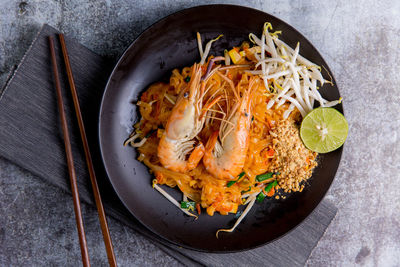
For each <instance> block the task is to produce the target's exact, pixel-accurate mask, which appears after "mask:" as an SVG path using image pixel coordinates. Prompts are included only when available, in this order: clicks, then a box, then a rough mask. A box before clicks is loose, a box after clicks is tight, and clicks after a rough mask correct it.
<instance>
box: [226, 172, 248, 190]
mask: <svg viewBox="0 0 400 267" xmlns="http://www.w3.org/2000/svg"><path fill="white" fill-rule="evenodd" d="M245 174H246V173H245V172H241V173H240V174H239V175H238V178H237V179H236V180H234V181H230V182H228V184H227V185H226V186H227V187H231V186H232V185H234V184H235V183H236V182H237V181H239V180H240V179H241V178H242V177H243V176H244V175H245Z"/></svg>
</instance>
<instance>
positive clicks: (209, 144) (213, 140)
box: [206, 131, 219, 153]
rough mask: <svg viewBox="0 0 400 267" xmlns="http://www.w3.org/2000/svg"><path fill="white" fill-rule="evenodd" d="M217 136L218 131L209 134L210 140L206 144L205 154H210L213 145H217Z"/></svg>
mask: <svg viewBox="0 0 400 267" xmlns="http://www.w3.org/2000/svg"><path fill="white" fill-rule="evenodd" d="M218 134H219V131H215V132H213V133H212V134H211V136H210V138H209V139H208V141H207V144H206V152H207V153H211V152H212V151H213V149H214V147H215V144H216V143H217V140H218Z"/></svg>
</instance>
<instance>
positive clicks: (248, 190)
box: [241, 186, 251, 194]
mask: <svg viewBox="0 0 400 267" xmlns="http://www.w3.org/2000/svg"><path fill="white" fill-rule="evenodd" d="M250 190H251V186H249V189H247V190H246V191H242V192H241V193H242V194H243V193H247V192H250Z"/></svg>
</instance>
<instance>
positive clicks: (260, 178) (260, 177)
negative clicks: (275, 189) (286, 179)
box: [256, 172, 280, 182]
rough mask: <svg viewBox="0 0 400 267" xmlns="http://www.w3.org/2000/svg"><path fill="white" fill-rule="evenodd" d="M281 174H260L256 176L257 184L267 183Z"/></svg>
mask: <svg viewBox="0 0 400 267" xmlns="http://www.w3.org/2000/svg"><path fill="white" fill-rule="evenodd" d="M279 174H280V173H279V172H267V173H264V174H260V175H257V176H256V180H257V182H262V181H265V180H267V179H271V178H272V177H273V176H274V175H279Z"/></svg>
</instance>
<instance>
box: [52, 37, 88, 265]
mask: <svg viewBox="0 0 400 267" xmlns="http://www.w3.org/2000/svg"><path fill="white" fill-rule="evenodd" d="M49 46H50V55H51V64H52V67H53V75H54V82H55V86H56V92H57V103H58V111H59V113H60V120H61V126H62V131H63V134H64V145H65V154H66V156H67V164H68V171H69V178H70V182H71V191H72V199H73V201H74V211H75V219H76V226H77V228H78V235H79V243H80V246H81V253H82V262H83V266H85V267H86V266H90V260H89V253H88V248H87V243H86V236H85V230H84V228H83V220H82V212H81V205H80V202H79V192H78V186H77V183H76V173H75V167H74V160H73V156H72V150H71V142H70V138H69V133H68V125H67V119H66V116H65V111H64V104H63V97H62V95H61V85H60V78H59V76H58V68H57V59H56V53H55V51H54V41H53V38H52V37H51V36H49Z"/></svg>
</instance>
